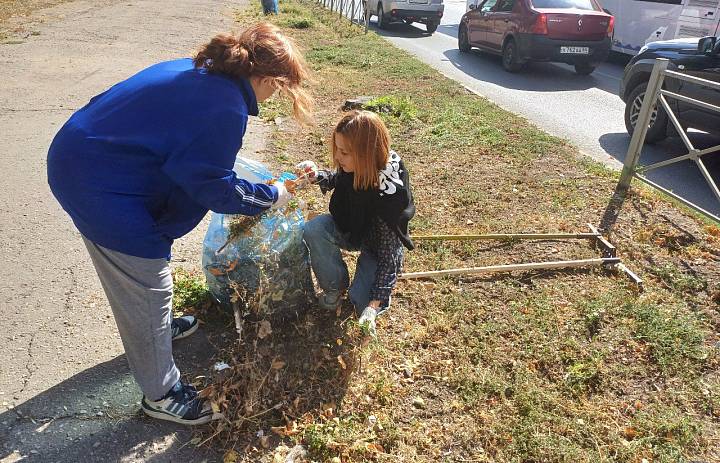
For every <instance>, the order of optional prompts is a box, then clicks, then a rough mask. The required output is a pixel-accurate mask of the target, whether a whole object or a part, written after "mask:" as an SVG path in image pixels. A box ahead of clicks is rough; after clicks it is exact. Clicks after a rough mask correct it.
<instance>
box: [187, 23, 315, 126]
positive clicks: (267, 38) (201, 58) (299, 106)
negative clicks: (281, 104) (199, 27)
mask: <svg viewBox="0 0 720 463" xmlns="http://www.w3.org/2000/svg"><path fill="white" fill-rule="evenodd" d="M193 62H194V64H195V67H196V68H205V69H207V70H208V72H211V73H217V74H224V75H227V76H229V77H232V78H236V79H237V78H243V79H249V78H250V77H255V76H257V77H271V78H273V79H274V80H275V83H276V85H277V87H278V90H280V92H281V93H283V94H285V95H287V96H288V97H290V99H291V100H292V102H293V115H294V117H295V119H297V120H298V121H299V122H301V123H310V122H312V107H313V101H312V98H311V97H310V95H309V94H308V92H307V91H306V90H305V89H304V88H303V87H302V83H303V82H304V81H306V80H308V79H309V77H310V72H309V71H308V67H307V63H306V62H305V58H303V56H302V54H301V53H300V51H299V49H298V47H297V45H296V44H295V42H293V41H292V39H290V38H289V37H286V36H285V35H284V34H283V33H282V32H281V31H280V29H279V28H278V27H277V26H274V25H272V24H269V23H258V24H255V25H254V26H251V27H248V28H247V29H245V30H244V31H243V32H242V33H241V34H240V35H235V34H220V35H217V36H215V37H213V39H212V40H210V42H209V43H207V44H205V45H204V46H203V47H202V48H201V49H200V51H199V52H198V53H197V55H195V58H194V60H193Z"/></svg>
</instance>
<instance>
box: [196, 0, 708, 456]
mask: <svg viewBox="0 0 720 463" xmlns="http://www.w3.org/2000/svg"><path fill="white" fill-rule="evenodd" d="M259 17H260V14H259V11H258V10H257V9H256V8H253V9H252V10H250V11H246V12H244V13H242V14H241V15H240V17H239V20H240V21H241V22H243V23H247V22H250V21H255V20H257V19H258V18H259ZM305 19H307V21H305ZM274 20H275V21H277V22H278V23H279V24H280V25H284V26H287V27H288V29H287V30H288V33H289V34H291V35H292V36H293V37H295V38H296V39H297V40H298V42H299V43H300V44H301V46H303V47H304V49H305V52H306V56H307V57H308V60H309V62H310V63H311V65H312V66H313V68H314V72H315V78H316V82H315V83H314V84H313V91H314V93H315V95H316V97H317V100H318V112H317V118H318V125H317V126H316V127H314V128H309V129H302V130H301V129H298V128H296V127H294V126H291V125H288V124H287V123H283V124H281V125H280V127H279V130H278V131H277V132H276V133H275V135H274V139H273V144H274V148H273V149H272V150H271V151H270V153H269V154H270V155H271V156H270V158H271V159H274V161H275V162H277V163H278V164H277V165H276V166H275V167H277V168H284V169H289V168H290V167H291V166H292V165H294V164H295V163H296V162H298V161H300V160H303V159H307V158H314V159H316V160H319V161H320V162H321V163H322V161H323V159H326V157H327V147H326V145H325V143H326V140H327V137H328V135H329V134H330V130H331V128H332V127H333V125H334V123H335V121H337V119H338V118H339V117H340V116H341V110H340V107H341V106H342V104H343V102H344V101H345V99H347V98H352V97H355V96H358V95H372V96H377V97H384V98H383V99H381V100H379V101H377V102H376V103H377V105H378V106H383V105H386V106H387V105H389V106H391V107H393V108H394V109H397V110H396V111H390V112H386V113H384V117H385V119H386V121H387V123H388V126H389V127H390V128H391V131H392V134H393V138H394V142H393V147H394V148H395V149H396V150H397V151H398V152H399V154H400V155H401V156H402V157H403V159H404V160H405V162H406V164H407V165H408V168H409V169H410V174H411V179H412V182H413V188H414V192H415V195H416V202H417V206H418V213H417V216H416V218H415V219H414V220H413V222H412V233H414V234H429V233H459V232H481V233H482V232H557V231H564V232H570V231H572V232H575V231H587V230H586V228H585V224H586V223H588V222H589V223H595V224H597V223H599V222H600V218H601V217H602V216H603V213H604V211H605V207H606V205H607V202H608V200H609V198H610V197H611V195H612V193H613V189H614V185H615V183H616V177H615V174H613V173H611V172H608V171H606V170H605V169H603V168H601V167H599V166H597V165H595V164H593V163H591V162H590V161H587V160H584V159H581V158H579V157H578V156H577V152H576V150H575V148H573V147H572V146H569V145H567V144H566V143H564V142H563V141H561V140H559V139H556V138H554V137H551V136H548V135H547V134H545V133H543V132H541V131H540V130H538V129H537V128H535V127H533V126H531V125H530V124H528V123H527V122H526V121H525V120H523V119H522V118H519V117H517V116H515V115H512V114H510V113H507V112H506V111H504V110H502V109H500V108H498V107H497V106H495V105H494V104H492V103H490V102H488V101H487V100H484V99H482V98H479V97H477V96H475V95H472V94H469V93H467V92H466V91H465V90H464V89H463V88H462V87H461V86H460V85H458V84H456V83H454V82H452V81H449V80H447V79H445V78H444V77H442V76H440V75H439V74H438V73H437V72H436V71H434V70H432V69H431V68H429V67H428V66H426V65H424V64H421V63H420V62H419V61H417V60H415V59H414V58H412V57H411V56H409V55H408V54H406V53H404V52H402V51H399V50H397V49H395V48H394V47H392V46H391V45H389V44H388V43H387V42H385V41H383V40H382V39H381V38H379V37H378V36H376V35H375V34H373V33H370V34H368V35H367V36H365V35H363V34H362V33H361V32H360V31H359V30H357V29H356V28H354V27H351V26H349V25H348V24H347V22H342V23H341V22H339V21H338V19H337V16H334V17H331V16H329V15H328V14H327V13H326V12H324V11H323V10H321V9H320V8H318V7H317V6H315V5H314V4H312V3H309V2H301V1H298V0H287V1H284V2H282V3H281V14H280V15H279V16H278V17H277V18H274ZM298 24H302V28H300V26H298ZM267 106H269V107H270V112H271V117H269V119H272V120H274V119H275V118H276V117H284V116H286V115H287V114H288V107H287V105H284V104H277V103H271V104H270V105H267ZM325 164H327V162H325ZM305 199H306V200H308V201H309V202H310V207H311V208H312V209H314V210H315V211H323V210H324V209H325V208H326V201H327V198H323V197H322V196H321V195H320V194H319V193H318V192H315V193H310V194H309V195H308V196H307V197H306V198H305ZM610 238H611V240H612V241H613V242H614V243H615V244H616V245H617V246H618V249H619V252H620V253H621V256H622V258H623V259H624V261H625V263H626V264H627V265H628V266H629V267H631V268H632V269H634V270H636V271H637V272H638V273H639V274H640V275H641V276H642V277H643V278H645V279H646V290H645V292H644V293H642V294H639V293H637V292H636V291H635V290H634V288H633V287H632V286H631V285H630V284H629V283H628V282H627V281H626V280H625V279H624V278H623V277H622V276H618V275H614V274H612V273H608V272H605V271H602V270H587V271H572V272H534V273H525V274H516V275H504V276H496V277H492V278H489V277H460V278H452V279H450V278H448V279H442V280H438V281H433V282H421V281H412V282H403V283H401V284H400V285H399V286H398V288H397V290H396V293H395V295H394V298H393V307H392V309H391V311H390V312H389V313H388V314H387V315H385V316H383V317H382V320H381V321H380V324H379V337H380V341H379V342H378V343H371V344H367V345H365V344H363V342H361V340H362V336H360V333H359V332H358V330H357V327H356V325H355V324H354V322H353V319H352V317H351V312H352V311H351V308H350V307H344V308H343V310H342V312H341V313H340V314H338V315H336V314H327V313H322V312H320V311H319V309H317V308H312V309H311V310H310V312H309V313H308V314H307V315H306V316H305V317H303V318H301V319H299V320H297V321H294V322H290V323H284V324H276V323H274V322H273V323H272V325H270V326H271V328H272V333H270V334H268V333H267V329H266V328H267V325H265V328H263V325H262V323H263V322H262V321H261V322H254V323H248V324H247V326H246V329H245V332H246V333H247V336H246V337H245V339H244V340H243V341H242V342H241V343H240V345H239V346H233V347H232V348H231V349H230V350H228V351H226V352H225V353H224V354H223V355H224V356H223V357H222V358H223V359H226V360H227V359H229V358H232V363H231V364H232V365H234V366H233V369H232V370H226V373H225V376H224V377H222V378H216V382H215V395H214V397H215V401H216V404H217V406H218V407H219V408H221V409H223V411H224V412H225V413H226V416H227V417H228V420H227V421H225V422H223V423H221V424H220V425H219V426H217V427H215V428H214V430H213V432H212V433H206V434H205V435H203V436H202V440H203V441H204V440H205V439H206V438H208V437H211V436H213V438H214V440H213V441H212V443H213V444H215V445H222V446H223V447H224V448H228V449H231V448H232V449H233V452H237V454H236V453H231V454H229V455H230V456H231V457H232V458H235V457H237V458H238V459H239V460H246V461H273V458H275V457H278V458H279V456H281V455H284V454H285V453H286V452H287V448H286V447H278V445H279V444H281V443H283V444H285V445H288V446H292V445H294V444H295V443H303V444H304V445H305V446H306V447H307V448H308V449H309V450H310V458H312V459H314V460H316V461H331V459H333V458H339V459H341V461H344V462H360V461H370V460H373V461H393V462H396V461H407V462H424V461H448V462H450V461H453V462H454V461H457V462H461V461H478V462H482V461H487V462H585V461H587V462H590V461H592V462H610V461H618V462H628V463H629V462H638V463H639V462H641V461H642V460H643V459H646V460H647V461H649V462H678V461H690V460H705V461H720V454H719V453H718V448H720V375H719V373H718V366H719V363H720V362H719V358H718V348H717V344H716V343H717V342H718V331H720V312H719V305H718V303H719V302H720V270H719V267H720V266H719V265H718V261H719V260H720V229H718V228H717V227H716V226H714V225H708V224H706V223H703V222H702V221H699V220H698V219H696V218H694V217H692V216H689V215H687V214H686V213H684V212H683V211H680V210H678V209H677V208H676V207H675V206H673V205H672V204H671V203H669V202H667V201H665V200H663V199H662V198H660V197H659V196H657V195H656V194H654V193H651V192H648V191H647V190H645V189H642V188H640V189H634V190H633V191H632V192H631V194H630V196H629V198H628V199H627V201H626V202H625V204H624V205H623V207H622V210H621V211H620V215H619V218H618V220H617V223H616V225H615V228H614V231H613V232H612V234H611V236H610ZM596 255H597V251H595V250H593V249H590V248H589V247H588V246H586V245H585V244H583V243H570V244H568V243H559V242H543V243H500V244H488V243H481V244H478V243H459V244H446V243H442V244H432V245H429V244H422V245H420V246H418V249H416V250H415V251H413V252H410V253H408V256H407V262H406V270H407V271H418V270H430V269H439V268H448V267H454V266H468V265H475V264H483V265H485V264H499V263H514V262H523V261H538V260H558V259H560V258H584V257H590V256H596ZM226 323H227V324H228V326H229V325H231V321H229V320H226ZM260 431H261V432H262V433H261V434H260V435H259V434H258V433H259V432H260ZM268 436H270V437H268ZM280 461H282V460H280ZM335 461H337V460H335Z"/></svg>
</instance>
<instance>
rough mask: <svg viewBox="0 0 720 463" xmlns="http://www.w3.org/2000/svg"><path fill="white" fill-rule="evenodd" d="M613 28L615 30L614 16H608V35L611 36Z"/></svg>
mask: <svg viewBox="0 0 720 463" xmlns="http://www.w3.org/2000/svg"><path fill="white" fill-rule="evenodd" d="M614 30H615V16H610V21H608V30H607V35H608V37H612V35H613V31H614Z"/></svg>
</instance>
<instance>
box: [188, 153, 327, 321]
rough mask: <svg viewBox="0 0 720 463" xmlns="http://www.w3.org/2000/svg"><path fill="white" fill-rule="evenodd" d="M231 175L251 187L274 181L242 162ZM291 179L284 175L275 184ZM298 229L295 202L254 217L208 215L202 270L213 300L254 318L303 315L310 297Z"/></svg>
mask: <svg viewBox="0 0 720 463" xmlns="http://www.w3.org/2000/svg"><path fill="white" fill-rule="evenodd" d="M234 170H235V172H236V173H237V175H238V177H240V178H244V179H245V180H248V181H250V182H253V183H260V182H265V181H268V180H270V179H272V178H274V177H273V175H272V173H271V172H270V171H269V170H268V169H267V167H265V166H264V165H263V164H261V163H259V162H257V161H253V160H250V159H246V158H238V159H237V161H236V163H235V168H234ZM294 178H295V176H294V175H292V174H288V173H284V174H283V175H281V176H280V177H279V180H281V181H282V180H287V179H294ZM304 226H305V217H304V215H303V212H302V208H301V207H300V205H299V204H298V202H297V201H291V203H290V204H289V205H288V206H286V207H285V208H281V209H270V210H268V211H267V212H265V213H264V214H262V215H261V216H259V217H246V216H239V215H228V214H216V213H213V214H212V218H211V220H210V226H209V227H208V231H207V233H206V235H205V240H204V241H203V259H202V265H203V271H204V273H205V277H206V279H207V283H208V287H209V288H210V292H211V293H212V295H213V296H214V297H215V299H217V300H218V301H219V302H220V303H221V304H222V305H224V306H228V307H235V306H237V307H239V308H241V309H242V312H244V313H245V314H252V315H255V316H257V317H259V318H267V317H275V316H280V317H287V316H293V315H297V314H299V313H301V312H303V311H304V310H305V309H306V307H307V306H308V304H309V302H310V296H311V295H312V294H313V285H312V279H311V277H310V260H309V256H308V251H307V248H306V247H305V243H303V241H302V235H303V229H304Z"/></svg>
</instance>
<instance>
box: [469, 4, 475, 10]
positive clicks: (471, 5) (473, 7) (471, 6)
mask: <svg viewBox="0 0 720 463" xmlns="http://www.w3.org/2000/svg"><path fill="white" fill-rule="evenodd" d="M468 8H470V9H471V10H474V9H476V8H477V5H476V4H474V3H471V4H470V6H469V7H468Z"/></svg>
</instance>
